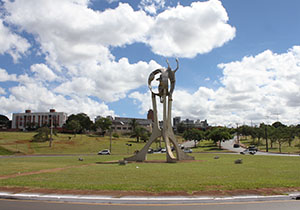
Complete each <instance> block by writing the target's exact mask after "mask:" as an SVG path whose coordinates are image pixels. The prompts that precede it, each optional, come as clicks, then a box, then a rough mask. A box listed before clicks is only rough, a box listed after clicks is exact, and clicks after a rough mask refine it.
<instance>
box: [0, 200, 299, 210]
mask: <svg viewBox="0 0 300 210" xmlns="http://www.w3.org/2000/svg"><path fill="white" fill-rule="evenodd" d="M0 209H1V210H41V209H42V210H53V209H55V210H82V209H84V210H94V209H97V210H104V209H105V210H121V209H122V210H137V209H139V210H154V209H155V210H156V209H160V210H182V209H186V210H241V209H243V210H253V209H255V210H287V209H288V210H299V209H300V201H298V200H275V201H246V202H222V203H189V204H105V203H75V202H74V203H64V202H49V201H20V200H0Z"/></svg>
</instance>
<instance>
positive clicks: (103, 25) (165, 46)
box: [0, 0, 295, 116]
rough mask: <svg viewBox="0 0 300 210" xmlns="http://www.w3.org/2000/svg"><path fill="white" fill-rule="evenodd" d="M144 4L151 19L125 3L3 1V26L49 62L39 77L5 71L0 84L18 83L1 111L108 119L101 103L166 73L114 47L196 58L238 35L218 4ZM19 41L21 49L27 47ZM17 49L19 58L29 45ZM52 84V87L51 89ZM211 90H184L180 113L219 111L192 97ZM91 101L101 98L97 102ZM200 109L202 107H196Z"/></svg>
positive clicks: (39, 68) (38, 68)
mask: <svg viewBox="0 0 300 210" xmlns="http://www.w3.org/2000/svg"><path fill="white" fill-rule="evenodd" d="M143 2H144V3H145V4H144V6H146V5H150V6H151V5H153V6H154V10H152V15H153V16H151V15H148V14H147V13H146V12H144V11H142V10H138V11H134V10H133V8H132V7H131V6H130V5H128V4H124V3H119V6H118V7H116V8H115V9H107V10H105V11H94V10H92V9H91V8H89V4H90V1H88V0H63V1H62V0H51V1H40V0H15V1H9V0H4V4H3V8H4V9H5V10H6V12H5V15H4V17H3V18H4V21H5V22H6V23H8V24H9V25H10V26H11V27H15V28H18V30H20V32H23V31H24V32H26V33H29V34H32V35H33V37H34V39H35V41H36V42H37V43H38V44H40V49H39V50H40V53H42V54H43V55H44V56H45V57H46V64H43V63H39V64H34V65H32V66H31V68H30V71H31V72H33V75H34V76H29V75H27V74H24V75H19V76H17V75H9V74H8V73H7V72H6V71H5V70H0V80H1V79H2V81H9V80H10V81H18V82H19V84H18V86H15V87H11V88H10V89H9V91H10V95H9V96H8V97H1V98H0V102H1V105H0V108H1V109H3V110H6V112H7V113H9V111H14V110H20V111H22V110H24V109H27V108H30V109H32V110H34V109H36V110H39V109H40V110H48V109H49V107H55V108H56V109H57V110H65V111H67V112H70V113H73V112H77V111H78V112H86V113H87V114H89V115H95V114H96V113H97V114H100V115H104V116H105V115H108V114H109V113H113V112H112V111H111V110H109V108H108V107H107V106H106V105H105V104H104V103H102V102H99V101H105V102H112V101H117V100H120V99H122V98H124V97H126V95H127V94H128V93H130V92H131V91H132V90H135V89H137V88H139V87H141V86H144V85H145V84H146V83H147V76H148V75H149V73H150V72H151V71H153V70H154V69H156V68H159V67H160V66H159V65H158V64H157V63H156V62H155V61H149V62H143V61H140V62H136V63H130V62H129V61H128V59H127V58H120V59H119V60H116V59H115V57H114V55H112V54H111V51H110V49H112V48H115V47H124V46H126V45H130V44H132V43H137V42H142V43H145V44H147V45H149V46H151V48H152V50H153V52H154V53H156V54H159V55H163V56H179V57H180V56H181V57H193V56H195V55H197V54H201V53H206V52H209V51H211V50H212V49H213V48H215V47H219V46H222V45H223V44H224V43H226V42H227V41H229V40H231V39H233V38H234V36H235V29H234V28H233V27H231V26H230V25H228V24H227V21H228V17H227V13H226V11H225V9H224V8H223V6H222V4H221V2H220V1H218V0H210V1H208V2H195V3H193V4H192V5H191V6H186V7H183V6H181V5H178V6H177V7H175V8H168V9H167V10H165V11H163V12H161V13H160V14H158V15H157V16H154V12H157V11H158V10H159V9H162V8H163V7H164V2H165V1H163V0H152V1H143ZM157 9H158V10H157ZM66 11H67V12H66ZM148 12H149V11H148ZM45 14H47V15H45ZM183 29H184V30H183ZM5 30H6V29H5ZM12 35H14V34H12ZM16 36H17V35H16ZM17 38H19V39H17ZM17 38H16V39H17V40H21V41H19V42H20V43H22V41H23V42H24V43H27V42H26V40H25V39H23V38H21V37H18V36H17ZM24 43H23V44H24ZM21 46H22V45H21ZM24 46H25V44H24ZM18 49H20V50H18V51H17V52H18V53H19V54H17V55H18V56H19V55H21V54H22V53H24V52H25V51H26V49H28V46H27V48H26V47H23V48H21V47H19V48H18ZM18 56H17V57H18ZM224 81H225V80H224ZM50 83H51V89H50V88H49V89H48V86H49V84H50ZM53 83H55V84H53ZM33 90H34V93H32V94H30V93H31V92H33ZM208 92H210V90H208V89H205V88H199V90H198V92H197V93H194V94H191V95H189V93H188V92H186V91H183V90H182V91H181V92H180V91H178V92H176V93H174V94H175V95H176V94H178V95H179V97H181V96H182V97H184V96H186V97H187V98H188V99H189V100H193V104H192V105H188V104H186V103H185V102H184V101H180V102H177V104H176V103H175V102H174V107H176V108H175V110H174V112H175V113H178V114H180V113H183V112H182V109H183V108H184V107H186V108H187V109H190V111H188V112H186V114H191V116H196V115H199V114H201V115H204V116H206V115H208V114H207V113H210V112H209V111H204V110H205V109H204V108H205V107H206V106H209V107H213V106H212V105H211V102H209V103H206V102H205V98H204V99H201V98H200V99H194V98H195V97H196V98H197V97H202V96H200V95H201V94H207V93H208ZM199 94H200V95H199ZM90 96H93V97H94V96H96V97H97V98H99V99H100V100H99V101H98V100H92V99H91V98H89V97H90ZM193 96H195V97H193ZM93 97H92V98H93ZM131 97H132V98H135V97H138V95H137V94H136V95H135V94H132V95H131ZM137 100H138V99H137ZM149 101H150V100H149ZM291 103H295V101H291ZM9 104H11V106H10V105H9ZM197 104H199V105H201V108H196V106H197ZM148 108H149V105H147V109H148ZM143 109H145V108H143ZM101 112H103V113H101Z"/></svg>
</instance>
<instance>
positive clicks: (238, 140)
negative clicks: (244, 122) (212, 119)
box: [236, 123, 240, 144]
mask: <svg viewBox="0 0 300 210" xmlns="http://www.w3.org/2000/svg"><path fill="white" fill-rule="evenodd" d="M236 134H237V143H238V144H239V143H240V134H239V124H238V123H236Z"/></svg>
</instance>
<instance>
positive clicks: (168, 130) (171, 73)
mask: <svg viewBox="0 0 300 210" xmlns="http://www.w3.org/2000/svg"><path fill="white" fill-rule="evenodd" d="M176 63H177V68H176V69H175V70H172V69H171V67H170V64H169V62H168V60H167V64H168V68H161V69H156V70H154V71H153V72H152V73H151V74H150V75H149V78H148V87H149V89H150V91H151V94H152V106H153V113H154V122H153V130H152V134H151V136H150V139H149V141H148V142H147V144H146V145H145V146H144V147H143V149H142V150H140V151H139V152H138V153H137V154H135V155H134V156H131V157H128V158H125V160H127V161H145V159H146V155H147V152H148V149H149V147H150V146H151V144H152V143H153V142H154V141H155V140H156V139H157V138H159V137H162V138H163V141H164V142H165V145H166V155H167V162H168V163H174V162H176V161H177V160H194V157H192V156H188V155H187V154H185V153H184V152H183V151H182V150H181V148H179V146H178V142H177V140H176V138H175V135H174V132H173V129H172V125H171V118H172V115H171V113H172V101H173V100H172V95H173V91H174V88H175V73H176V71H177V70H178V68H179V63H178V59H176ZM157 74H160V77H159V78H158V79H157V80H158V81H159V85H158V93H154V92H153V90H152V86H151V83H152V81H153V80H154V78H155V75H157ZM169 85H170V88H169ZM156 96H158V97H159V98H160V102H161V103H162V104H163V127H162V129H160V127H159V123H158V117H157V106H156ZM170 143H172V144H173V147H174V148H175V151H176V157H175V156H174V154H173V153H172V150H171V145H170Z"/></svg>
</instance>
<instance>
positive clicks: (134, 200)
mask: <svg viewBox="0 0 300 210" xmlns="http://www.w3.org/2000/svg"><path fill="white" fill-rule="evenodd" d="M0 199H14V200H39V201H56V202H83V203H109V204H125V203H126V204H166V203H169V204H180V203H212V202H214V203H215V202H219V203H221V202H242V201H267V200H292V199H295V200H300V192H299V193H293V194H288V195H271V196H260V195H245V196H244V195H243V196H228V197H214V196H202V197H183V196H174V197H171V196H170V197H138V196H123V197H118V198H117V197H113V196H97V195H62V194H61V195H59V194H39V193H11V192H0Z"/></svg>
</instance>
